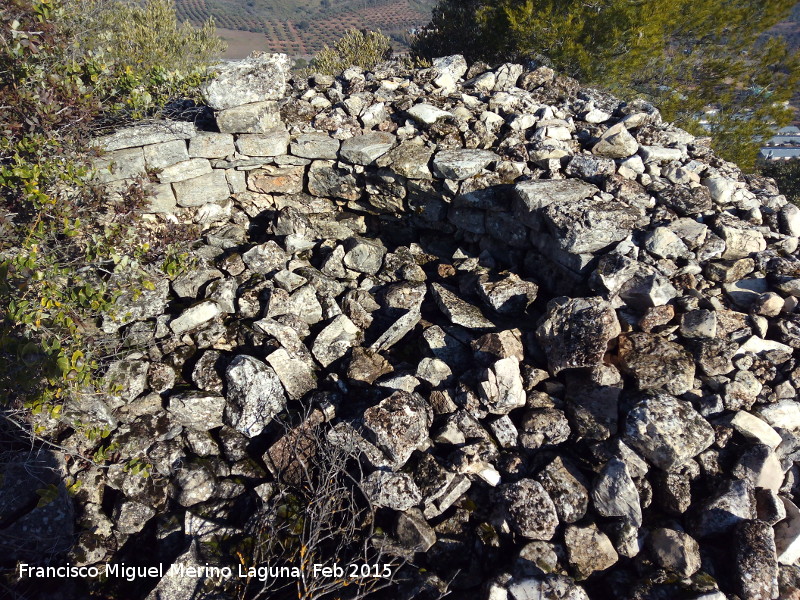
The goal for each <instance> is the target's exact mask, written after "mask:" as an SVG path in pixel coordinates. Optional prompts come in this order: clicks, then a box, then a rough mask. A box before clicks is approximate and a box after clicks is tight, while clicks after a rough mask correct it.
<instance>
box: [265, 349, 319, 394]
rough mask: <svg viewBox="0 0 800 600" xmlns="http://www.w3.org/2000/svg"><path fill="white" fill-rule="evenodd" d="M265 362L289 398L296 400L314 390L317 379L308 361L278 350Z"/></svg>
mask: <svg viewBox="0 0 800 600" xmlns="http://www.w3.org/2000/svg"><path fill="white" fill-rule="evenodd" d="M267 362H268V363H269V366H270V367H272V368H273V370H274V371H275V374H276V375H277V376H278V379H280V381H281V385H283V388H284V389H285V390H286V394H287V395H288V396H289V398H291V399H293V400H298V399H300V398H302V397H303V396H305V395H306V394H307V393H308V392H310V391H312V390H314V389H316V387H317V377H316V374H315V372H314V369H313V368H312V367H311V366H310V365H309V361H307V360H303V359H302V358H298V357H297V356H294V355H292V354H290V353H289V352H287V351H286V350H285V349H284V348H279V349H278V350H275V352H272V353H271V354H269V355H268V356H267Z"/></svg>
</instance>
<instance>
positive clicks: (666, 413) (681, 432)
mask: <svg viewBox="0 0 800 600" xmlns="http://www.w3.org/2000/svg"><path fill="white" fill-rule="evenodd" d="M625 436H626V441H627V442H628V443H629V444H630V445H631V446H633V448H635V449H636V450H638V451H639V452H640V453H641V454H642V456H644V458H645V459H647V461H648V462H649V463H651V464H653V465H655V466H656V467H658V468H660V469H664V470H665V471H668V470H670V469H672V468H674V467H678V466H680V465H681V464H683V463H684V462H686V461H687V460H689V459H690V458H692V457H694V456H697V455H698V454H699V453H700V452H702V451H703V450H705V449H706V448H708V447H709V446H710V445H711V444H712V442H713V441H714V431H713V429H712V428H711V426H710V425H709V424H708V423H707V422H706V420H705V419H704V418H703V417H701V416H700V415H699V414H698V413H697V412H696V411H695V410H694V409H693V408H692V406H691V404H689V403H688V402H686V401H682V400H677V399H676V398H673V397H672V396H668V395H667V394H664V393H656V394H655V395H653V396H650V397H648V398H645V399H644V400H641V401H640V402H638V403H637V404H636V405H635V406H634V407H633V408H632V409H631V411H630V412H629V413H628V416H627V419H626V422H625Z"/></svg>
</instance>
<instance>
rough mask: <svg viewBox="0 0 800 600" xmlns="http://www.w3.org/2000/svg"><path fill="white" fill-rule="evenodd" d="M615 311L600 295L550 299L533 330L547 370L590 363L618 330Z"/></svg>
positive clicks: (584, 365)
mask: <svg viewBox="0 0 800 600" xmlns="http://www.w3.org/2000/svg"><path fill="white" fill-rule="evenodd" d="M620 331H621V330H620V326H619V322H618V321H617V315H616V313H615V312H614V309H613V308H612V307H611V305H610V304H609V303H608V302H606V301H605V300H603V299H602V298H599V297H596V298H574V299H572V298H565V297H559V298H555V299H553V300H551V301H550V302H549V303H548V305H547V314H546V315H545V317H543V319H542V320H541V321H540V323H539V326H538V328H537V330H536V337H537V339H538V340H539V344H541V346H542V348H543V349H544V351H545V353H546V354H547V362H548V365H549V366H550V372H551V373H553V374H554V375H556V374H558V373H560V372H561V371H563V370H564V369H573V368H576V367H592V366H594V365H596V364H598V363H599V362H600V361H601V360H602V358H603V355H604V354H605V352H606V349H607V346H608V342H609V341H611V340H612V339H614V338H615V337H617V336H618V335H619V334H620Z"/></svg>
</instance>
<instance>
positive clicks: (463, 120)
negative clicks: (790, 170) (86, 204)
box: [67, 55, 800, 600]
mask: <svg viewBox="0 0 800 600" xmlns="http://www.w3.org/2000/svg"><path fill="white" fill-rule="evenodd" d="M221 70H222V73H221V75H220V77H219V78H217V80H215V82H214V83H212V84H210V85H209V88H208V89H207V98H208V103H209V105H210V106H211V108H213V109H214V110H215V117H216V128H215V129H216V130H214V131H201V130H199V129H198V128H197V127H195V125H193V124H187V123H175V122H172V123H148V124H142V125H139V126H136V127H133V128H130V129H126V130H122V131H118V132H117V133H115V134H112V135H110V136H107V137H104V138H101V139H99V140H97V143H98V145H99V146H100V147H101V148H103V149H105V150H106V151H107V152H106V153H105V154H104V155H103V156H102V157H101V158H100V159H99V160H98V164H97V166H98V177H99V178H100V180H101V181H103V182H104V183H106V184H107V185H108V186H110V187H111V188H112V189H113V188H114V187H116V186H119V187H122V186H124V185H126V184H127V183H128V182H129V181H130V179H131V178H132V177H135V176H137V175H140V174H144V173H149V175H148V176H149V177H152V178H154V179H155V180H156V181H154V182H153V183H152V184H151V186H152V188H151V189H152V200H151V204H150V206H149V208H148V209H147V211H146V212H148V213H149V216H145V217H143V218H145V219H149V220H151V221H153V222H157V221H159V220H170V219H171V220H176V219H177V220H182V221H188V220H191V221H194V222H196V223H199V224H201V225H202V227H203V230H204V235H203V240H202V243H200V244H198V245H197V247H196V248H195V255H196V257H197V258H198V265H197V267H196V268H195V269H193V270H192V272H190V273H187V274H184V275H182V276H180V277H178V278H176V279H174V280H172V281H167V280H166V279H162V280H160V281H159V282H158V283H157V285H156V286H155V289H154V290H145V291H143V292H142V293H141V295H140V296H138V297H133V296H131V297H123V298H121V299H120V303H119V304H120V306H119V310H117V311H116V312H115V313H114V314H109V315H107V316H106V318H105V319H104V322H103V324H102V325H103V328H104V330H105V331H106V332H109V333H115V332H116V333H117V334H119V335H120V336H121V337H122V338H124V339H125V340H127V342H128V343H129V344H133V345H134V346H136V344H139V345H140V347H141V348H143V350H141V351H140V352H139V353H138V354H136V355H134V356H133V357H131V358H128V359H125V360H123V361H118V362H117V363H114V364H112V365H111V368H110V373H109V377H110V378H111V379H116V380H117V381H119V382H121V385H122V389H123V392H122V393H121V394H120V395H119V396H117V397H113V398H107V399H97V400H96V401H95V402H94V404H84V405H75V406H71V407H68V409H69V410H68V411H67V412H68V413H69V412H70V411H71V413H72V414H73V415H75V416H83V417H84V418H85V416H86V415H87V414H90V415H92V416H93V418H95V419H100V420H103V421H104V422H105V423H106V424H107V426H108V427H110V428H112V429H113V430H114V431H115V433H114V436H115V437H117V438H119V439H122V440H124V441H125V442H126V443H127V444H128V445H129V446H131V448H134V447H135V448H136V451H137V452H139V453H140V454H141V455H142V457H143V458H145V459H147V460H148V461H150V462H151V463H152V464H153V469H154V471H155V472H156V473H158V474H160V475H161V476H163V477H166V478H168V479H169V480H170V482H171V483H170V486H169V487H167V488H163V489H158V490H153V489H148V490H142V489H141V486H138V487H137V485H136V484H134V483H132V481H131V476H130V474H125V473H122V472H117V471H114V470H113V469H112V470H110V471H109V472H108V473H107V474H104V473H99V472H97V473H94V476H95V477H96V479H95V480H94V481H93V482H87V484H86V487H87V489H92V488H93V486H94V489H98V488H102V487H103V486H107V487H108V488H111V489H113V490H115V492H114V496H113V497H114V498H115V499H114V503H115V505H114V515H115V518H114V519H113V520H112V521H110V522H109V523H108V524H107V527H106V528H105V529H104V530H103V531H105V532H106V533H105V534H101V533H97V532H98V531H100V530H98V529H97V528H95V533H93V534H91V535H90V534H89V533H84V538H82V540H83V541H82V544H83V546H82V548H83V554H82V556H83V557H84V558H83V560H84V562H87V563H89V562H91V561H92V560H95V561H99V560H102V559H103V558H104V557H105V556H106V555H107V554H108V553H113V552H114V551H115V549H116V548H122V546H123V543H124V542H126V541H128V542H129V540H130V539H134V540H135V539H136V538H135V536H137V535H139V536H144V535H145V534H146V532H147V531H149V530H151V529H153V528H154V527H156V525H155V523H156V521H157V519H156V517H155V515H156V514H157V513H165V514H172V515H176V516H177V517H178V519H179V520H181V519H183V521H184V526H183V527H182V528H179V529H180V531H179V535H180V536H183V537H182V538H181V539H184V540H189V539H195V540H196V541H199V542H200V543H201V545H202V543H207V542H208V541H209V540H208V539H207V538H204V537H203V536H202V535H199V534H193V533H192V531H193V530H192V528H191V527H190V526H189V523H190V521H191V519H193V518H197V514H200V513H201V512H202V511H201V510H200V509H202V507H204V506H209V505H213V506H216V507H218V508H220V507H221V508H220V510H222V511H223V513H224V511H225V507H226V506H232V504H233V499H235V498H239V499H241V498H245V497H248V498H249V497H252V498H256V499H257V497H258V495H259V493H263V492H264V489H265V487H264V484H265V482H267V483H268V482H270V481H271V480H272V479H273V478H274V477H275V476H276V468H275V467H276V465H281V464H284V465H285V456H284V453H285V450H284V449H285V447H286V444H287V438H286V437H280V435H278V434H277V433H276V432H275V430H274V428H272V424H273V423H274V420H275V419H276V417H277V416H278V415H279V414H281V413H282V412H283V411H285V410H286V409H290V410H291V409H292V407H299V406H301V405H308V404H310V405H312V406H313V407H314V409H315V410H316V412H315V413H314V414H315V415H316V416H315V417H313V418H314V419H316V421H315V422H322V421H324V422H325V425H326V428H327V429H326V430H327V440H328V443H330V444H333V445H337V444H338V445H346V446H348V447H353V448H358V449H359V453H360V455H361V459H362V462H363V464H364V468H365V472H366V479H365V481H364V483H363V489H364V490H365V493H366V494H367V495H368V496H369V497H370V500H371V502H372V503H373V504H374V506H376V507H377V508H378V511H379V513H378V514H379V519H380V520H381V522H382V523H386V524H387V527H386V532H387V533H386V537H385V538H384V539H383V540H382V542H381V543H382V544H383V546H384V547H385V548H389V549H391V551H392V552H395V553H398V554H400V555H405V556H407V557H408V558H409V559H410V560H413V561H415V564H416V565H418V566H419V567H424V569H425V570H424V571H415V573H416V575H415V577H416V579H415V581H414V584H413V585H414V586H416V587H413V586H412V587H405V588H402V590H405V591H402V592H397V593H400V594H401V595H403V594H405V595H406V597H412V596H413V597H438V596H437V595H438V594H439V593H440V592H441V590H443V589H445V588H446V587H448V586H449V589H450V590H452V591H453V592H454V593H456V594H469V596H470V597H485V598H491V599H492V600H500V599H506V598H513V599H515V600H521V599H522V598H571V599H580V598H596V599H601V598H611V597H616V598H665V597H669V598H678V597H681V598H697V599H699V598H703V599H706V600H712V599H721V598H742V599H745V598H748V599H771V598H778V597H782V598H789V597H795V596H796V595H797V594H800V591H798V587H797V583H796V581H797V576H798V568H797V564H796V563H797V559H798V558H800V510H798V508H797V502H798V497H797V493H798V489H800V488H799V486H800V469H798V466H797V463H796V460H797V458H798V456H800V455H798V451H800V404H798V401H797V398H796V391H797V389H798V386H800V369H798V365H797V349H798V348H800V327H799V326H798V323H800V317H798V312H797V304H798V300H797V298H798V297H800V261H798V257H797V247H798V236H799V235H800V210H799V209H798V208H797V207H795V206H794V205H792V204H789V203H787V201H786V199H785V198H784V197H783V196H782V195H780V193H779V192H778V190H777V189H776V187H775V185H774V183H773V182H772V181H771V180H766V179H762V178H758V177H752V176H744V175H743V174H742V173H741V172H740V171H739V170H738V169H737V168H736V167H735V165H732V164H730V163H726V162H724V161H722V160H720V159H719V158H718V157H716V156H715V155H714V153H713V152H712V151H711V150H710V148H709V143H708V140H707V139H703V138H695V137H693V136H691V135H689V134H688V133H686V132H684V131H682V130H680V129H677V128H675V127H673V126H671V125H669V124H667V123H664V122H663V121H662V119H661V117H660V115H659V113H658V111H657V110H656V109H655V108H653V107H652V106H650V105H649V104H647V103H645V102H641V101H632V102H627V103H626V102H622V101H620V100H618V99H615V98H613V97H610V96H608V95H606V94H604V93H602V92H600V91H597V90H592V89H583V88H581V87H580V86H579V85H578V84H577V83H576V82H574V81H572V80H568V79H565V78H563V77H560V76H558V75H556V74H555V73H553V72H552V71H551V70H550V69H548V68H546V67H538V68H531V69H527V68H523V66H522V65H517V64H504V65H502V66H500V67H498V68H496V69H489V68H488V67H486V66H485V65H472V66H468V65H467V64H466V62H465V61H464V59H463V58H462V57H460V56H453V57H447V58H442V59H439V60H436V61H434V63H433V66H432V67H431V68H427V69H417V70H413V69H409V68H407V67H406V66H404V65H403V64H401V63H386V64H384V65H381V66H379V67H377V68H376V69H375V70H373V71H371V72H364V71H362V70H361V69H358V68H351V69H348V70H347V71H345V72H344V73H343V74H342V75H341V76H340V77H337V78H333V77H327V76H317V77H315V78H312V80H311V81H310V82H306V81H296V80H294V81H293V80H291V77H290V75H289V74H288V72H287V70H286V61H285V57H281V56H280V55H278V56H261V57H253V58H250V59H248V60H247V61H244V62H242V63H235V64H232V65H228V66H223V67H222V68H221ZM289 439H291V438H289ZM262 447H263V448H266V449H265V450H260V451H256V450H254V449H255V448H262ZM282 456H284V458H281V457H282ZM254 461H255V464H261V465H264V466H265V467H267V468H266V469H261V468H256V467H253V464H254ZM282 461H283V462H282ZM176 464H180V465H182V468H181V469H179V470H178V469H176ZM270 469H271V470H272V472H270ZM81 477H83V478H84V479H87V477H86V475H85V474H83V475H81ZM83 501H84V509H83V512H84V514H88V513H91V509H90V507H91V506H92V503H93V502H98V500H96V499H94V500H93V499H92V498H91V497H89V498H87V499H84V500H83ZM87 507H89V508H87ZM95 512H97V511H95ZM231 519H233V520H235V519H234V517H233V516H231ZM92 536H94V537H92ZM98 538H101V539H99V541H98ZM90 539H92V540H93V542H92V543H91V544H90V543H89V541H88V540H90ZM92 544H94V545H92ZM89 547H91V548H93V550H92V551H88V550H86V548H89ZM196 553H197V546H195V545H193V546H192V548H191V551H187V553H186V554H183V555H181V556H178V557H177V558H175V555H174V554H173V555H172V556H173V558H174V559H175V560H177V561H184V562H185V561H192V560H194V561H198V560H200V559H198V558H197V556H196ZM168 589H169V584H168V583H165V582H161V583H159V584H158V586H157V587H156V590H154V592H153V593H154V594H155V593H156V592H157V591H159V590H161V592H163V593H166V591H165V590H168ZM411 589H414V590H415V591H414V592H413V593H412V592H411V591H409V590H411ZM159 597H171V596H159ZM175 597H178V596H175Z"/></svg>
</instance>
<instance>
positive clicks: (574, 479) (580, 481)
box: [536, 456, 589, 523]
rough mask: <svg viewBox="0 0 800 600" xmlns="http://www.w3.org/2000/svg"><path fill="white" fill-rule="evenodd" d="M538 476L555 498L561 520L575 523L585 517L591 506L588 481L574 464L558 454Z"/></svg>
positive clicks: (551, 496)
mask: <svg viewBox="0 0 800 600" xmlns="http://www.w3.org/2000/svg"><path fill="white" fill-rule="evenodd" d="M536 478H537V480H538V481H539V482H540V483H541V484H542V487H543V488H544V489H545V491H546V492H547V493H548V495H549V496H550V498H551V499H552V500H553V504H554V505H555V507H556V512H557V513H558V518H559V519H560V520H561V521H563V522H564V523H575V522H576V521H579V520H580V519H582V518H583V516H584V515H585V514H586V509H587V508H588V506H589V492H588V491H587V488H588V483H587V481H586V479H585V477H584V476H583V474H582V473H581V472H580V471H579V470H578V469H577V468H576V467H575V466H574V465H572V464H571V463H568V462H566V461H565V460H564V459H563V458H562V457H560V456H558V457H556V458H555V459H554V460H553V461H552V462H551V463H550V464H548V465H547V466H546V467H545V468H544V469H543V470H542V471H541V472H540V473H539V475H537V477H536Z"/></svg>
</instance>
